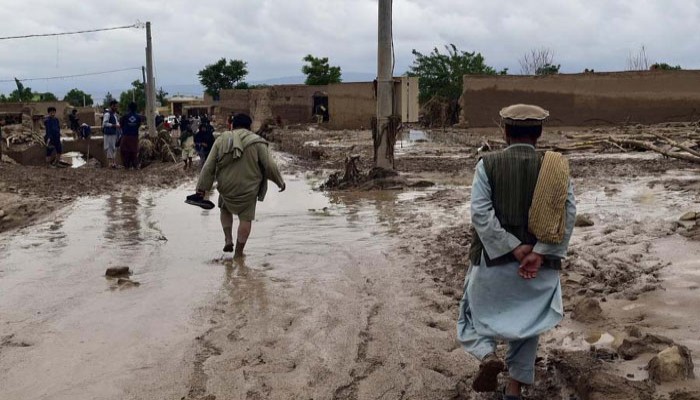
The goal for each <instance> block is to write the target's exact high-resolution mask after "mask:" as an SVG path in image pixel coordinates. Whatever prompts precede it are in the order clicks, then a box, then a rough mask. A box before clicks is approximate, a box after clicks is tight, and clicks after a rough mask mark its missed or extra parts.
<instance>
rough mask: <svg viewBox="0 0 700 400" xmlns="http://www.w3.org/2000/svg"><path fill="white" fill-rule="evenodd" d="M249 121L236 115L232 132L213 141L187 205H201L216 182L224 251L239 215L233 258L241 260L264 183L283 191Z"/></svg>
mask: <svg viewBox="0 0 700 400" xmlns="http://www.w3.org/2000/svg"><path fill="white" fill-rule="evenodd" d="M251 124H252V120H251V119H250V117H249V116H248V115H245V114H238V115H236V116H235V117H234V118H233V121H232V127H233V131H232V132H225V133H223V134H222V135H221V136H219V138H218V139H216V141H215V142H214V146H213V147H212V149H211V154H210V156H209V158H207V161H206V163H205V164H204V168H203V169H202V172H201V173H200V176H199V181H198V182H197V193H196V194H194V195H192V196H188V198H187V201H186V202H187V203H189V204H194V205H200V206H204V204H205V203H206V201H205V200H204V196H205V194H206V192H208V191H210V190H211V188H212V186H213V185H214V181H215V180H216V182H217V184H218V185H217V189H218V191H219V207H220V208H221V226H222V228H223V230H224V239H225V246H224V252H229V253H230V252H232V251H233V250H234V248H233V215H237V216H238V220H239V224H238V232H237V238H236V249H235V250H236V252H235V254H234V256H235V257H237V258H240V257H243V248H244V247H245V245H246V242H247V240H248V236H249V235H250V231H251V228H252V224H253V220H254V219H255V206H256V201H263V200H264V199H265V194H266V192H267V180H268V179H269V180H271V181H272V182H274V183H275V184H276V185H277V186H278V187H279V188H280V192H283V191H284V190H285V188H286V185H285V183H284V179H283V178H282V175H281V174H280V172H279V170H278V168H277V165H276V164H275V162H274V160H273V159H272V157H271V155H270V152H269V149H268V143H267V142H266V141H265V140H264V139H262V138H261V137H260V136H258V135H256V134H254V133H253V132H251V131H250V126H251Z"/></svg>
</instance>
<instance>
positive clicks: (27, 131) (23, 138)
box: [2, 114, 43, 146]
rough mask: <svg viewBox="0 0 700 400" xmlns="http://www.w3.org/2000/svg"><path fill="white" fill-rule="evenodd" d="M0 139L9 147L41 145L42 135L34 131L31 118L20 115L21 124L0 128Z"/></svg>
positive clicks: (26, 115)
mask: <svg viewBox="0 0 700 400" xmlns="http://www.w3.org/2000/svg"><path fill="white" fill-rule="evenodd" d="M2 139H3V141H4V142H5V143H6V144H7V145H8V146H9V145H13V144H27V143H43V138H42V135H40V134H38V133H37V132H35V131H34V124H33V122H32V117H31V116H30V115H28V114H22V123H21V124H12V125H6V126H3V127H2Z"/></svg>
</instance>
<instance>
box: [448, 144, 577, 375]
mask: <svg viewBox="0 0 700 400" xmlns="http://www.w3.org/2000/svg"><path fill="white" fill-rule="evenodd" d="M513 146H529V145H523V144H516V145H513ZM471 217H472V224H473V226H474V228H475V229H476V232H477V233H478V235H479V238H480V239H481V242H482V243H483V245H484V248H485V250H486V252H487V253H488V254H489V256H490V257H491V258H492V259H493V258H497V257H500V256H503V255H505V254H508V253H510V252H512V251H513V250H514V249H515V248H516V247H518V246H519V245H520V244H521V242H520V240H518V239H517V238H516V237H515V236H514V235H512V234H510V233H508V232H506V230H505V229H503V228H502V227H501V224H500V223H499V221H498V219H497V218H496V214H495V211H494V208H493V203H492V197H491V185H490V184H489V180H488V176H487V174H486V170H485V168H484V164H483V161H479V163H478V164H477V167H476V173H475V175H474V183H473V185H472V196H471ZM575 217H576V205H575V200H574V193H573V187H572V185H571V183H569V189H568V195H567V200H566V232H565V235H564V240H563V241H562V243H560V244H556V245H553V244H546V243H542V242H538V243H537V244H536V245H535V246H534V249H533V251H534V252H536V253H538V254H542V255H546V256H553V257H559V258H564V256H565V255H566V250H567V247H568V244H569V239H570V238H571V234H572V232H573V228H574V221H575ZM519 266H520V265H519V263H517V262H511V263H506V264H502V265H497V266H491V267H487V266H486V263H485V260H484V258H483V256H482V259H481V262H480V263H479V264H477V265H472V266H471V267H470V268H469V271H468V272H467V277H466V280H465V290H464V296H463V297H462V300H461V302H460V311H459V320H458V321H457V337H458V340H459V341H460V343H461V344H462V346H463V347H464V349H465V350H466V351H467V352H469V353H470V354H472V355H474V356H475V357H477V358H478V359H480V360H481V359H483V358H484V357H485V356H486V355H488V354H489V353H493V352H495V350H496V341H497V340H505V341H507V342H508V345H509V346H508V353H507V356H506V364H507V365H508V372H509V374H510V377H511V378H513V379H515V380H517V381H518V382H521V383H525V384H532V383H533V382H534V380H535V371H534V365H535V357H536V356H537V344H538V340H539V335H540V334H541V333H543V332H545V331H547V330H549V329H551V328H553V327H554V326H556V325H557V324H558V323H559V322H560V321H561V320H562V318H563V316H564V309H563V305H562V298H561V285H560V282H559V271H558V270H554V269H547V268H542V269H540V270H539V272H538V273H537V277H536V278H534V279H530V280H527V279H523V278H521V277H520V276H519V275H518V268H519Z"/></svg>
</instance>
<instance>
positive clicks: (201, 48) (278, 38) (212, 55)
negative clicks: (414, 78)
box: [0, 0, 700, 98]
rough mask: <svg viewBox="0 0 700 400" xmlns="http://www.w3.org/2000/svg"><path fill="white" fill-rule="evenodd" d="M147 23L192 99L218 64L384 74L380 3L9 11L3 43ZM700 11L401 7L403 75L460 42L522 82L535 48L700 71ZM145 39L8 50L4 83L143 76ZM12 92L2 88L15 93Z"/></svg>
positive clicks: (171, 76) (117, 35)
mask: <svg viewBox="0 0 700 400" xmlns="http://www.w3.org/2000/svg"><path fill="white" fill-rule="evenodd" d="M137 20H139V21H147V20H149V21H151V22H152V25H153V38H154V49H155V63H156V80H157V84H158V85H159V86H160V85H163V86H165V87H167V88H170V91H171V92H172V91H176V90H178V87H180V86H178V85H183V86H181V88H182V90H183V91H187V89H186V87H187V85H192V84H196V83H197V71H199V70H200V69H201V68H202V67H203V66H204V65H206V64H209V63H211V62H213V61H216V60H217V59H219V58H221V57H227V58H235V59H242V60H245V61H247V62H248V69H249V71H250V74H249V76H248V80H249V81H264V80H267V79H271V78H278V77H287V76H295V75H300V74H301V72H300V68H301V65H302V61H301V59H302V57H303V56H304V55H306V54H308V53H311V54H313V55H316V56H327V57H329V58H330V60H331V64H332V65H339V66H340V67H342V70H343V72H361V73H368V74H369V75H368V76H371V74H374V73H375V72H376V67H375V63H376V36H377V1H376V0H236V1H230V0H228V1H224V0H199V1H192V0H169V1H162V0H120V1H113V2H105V1H94V0H82V1H74V0H72V1H68V0H51V1H48V0H3V1H2V8H0V36H1V37H5V36H13V35H23V34H36V33H54V32H66V31H75V30H82V29H91V28H103V27H111V26H120V25H128V24H132V23H134V22H136V21H137ZM699 22H700V0H586V1H583V0H566V1H562V0H519V1H514V0H510V1H505V0H395V1H394V41H395V51H396V71H395V72H396V74H397V75H399V74H402V73H403V72H405V71H406V70H407V69H408V67H409V66H410V64H411V63H412V60H413V56H412V54H411V50H412V49H416V50H418V51H421V52H424V53H427V52H430V50H431V49H432V48H433V47H436V46H438V47H441V48H442V46H443V45H445V44H448V43H454V44H455V45H457V46H458V48H460V49H462V50H468V51H478V52H481V53H482V54H483V55H484V57H485V58H486V62H487V64H489V65H492V66H494V67H496V68H498V69H501V68H505V67H507V68H509V71H510V72H511V73H519V72H520V67H519V64H518V59H519V58H520V57H521V56H522V55H523V54H524V53H525V52H526V51H527V50H529V49H531V48H535V47H538V48H539V47H545V48H549V49H551V50H552V51H553V52H554V55H555V63H557V64H561V71H562V72H581V71H583V69H584V68H593V69H595V70H596V71H616V70H624V69H625V67H626V63H627V58H628V55H629V54H630V52H636V51H638V50H639V48H640V47H641V46H642V45H644V46H645V47H646V50H647V54H648V57H649V61H650V62H655V61H664V62H668V63H669V64H673V65H676V64H680V65H681V66H682V67H683V68H684V69H697V68H700V51H698V49H700V26H699V25H700V24H699ZM144 47H145V30H143V29H130V30H120V31H112V32H101V33H94V34H84V35H75V36H62V37H60V38H58V39H57V38H55V37H52V38H36V39H22V40H0V80H4V79H11V78H13V77H15V76H16V77H19V78H34V77H48V76H60V75H73V74H81V73H90V72H100V71H107V70H114V69H122V68H130V67H140V66H141V65H144V64H145V56H144V54H145V53H144ZM140 77H141V72H140V71H128V72H120V73H115V74H109V75H104V76H99V77H86V78H71V79H65V80H53V81H45V80H42V81H34V82H27V83H26V85H27V86H30V87H32V89H34V90H35V91H52V92H55V93H56V94H58V95H62V94H64V93H65V92H66V91H67V90H68V89H70V88H72V87H78V88H81V89H85V90H86V91H88V92H90V93H93V94H94V95H95V96H96V97H98V98H101V97H102V96H103V95H104V93H106V92H107V91H111V92H112V93H113V94H118V93H119V92H121V91H122V90H124V89H128V87H129V83H130V82H131V81H133V80H135V79H140ZM14 87H15V86H14V83H0V93H5V94H7V93H9V92H10V91H12V90H13V89H14Z"/></svg>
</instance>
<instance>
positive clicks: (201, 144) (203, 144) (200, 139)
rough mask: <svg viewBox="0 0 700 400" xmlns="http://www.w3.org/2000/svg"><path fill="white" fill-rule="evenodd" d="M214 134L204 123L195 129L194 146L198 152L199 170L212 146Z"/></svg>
mask: <svg viewBox="0 0 700 400" xmlns="http://www.w3.org/2000/svg"><path fill="white" fill-rule="evenodd" d="M215 140H216V139H215V138H214V134H213V133H212V132H211V131H210V130H209V129H208V127H207V126H206V125H200V126H199V129H198V130H197V134H196V135H194V147H195V149H196V150H197V154H199V169H200V170H201V169H202V167H203V166H204V163H205V162H206V161H207V158H208V157H209V153H210V152H211V148H212V146H214V141H215Z"/></svg>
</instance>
